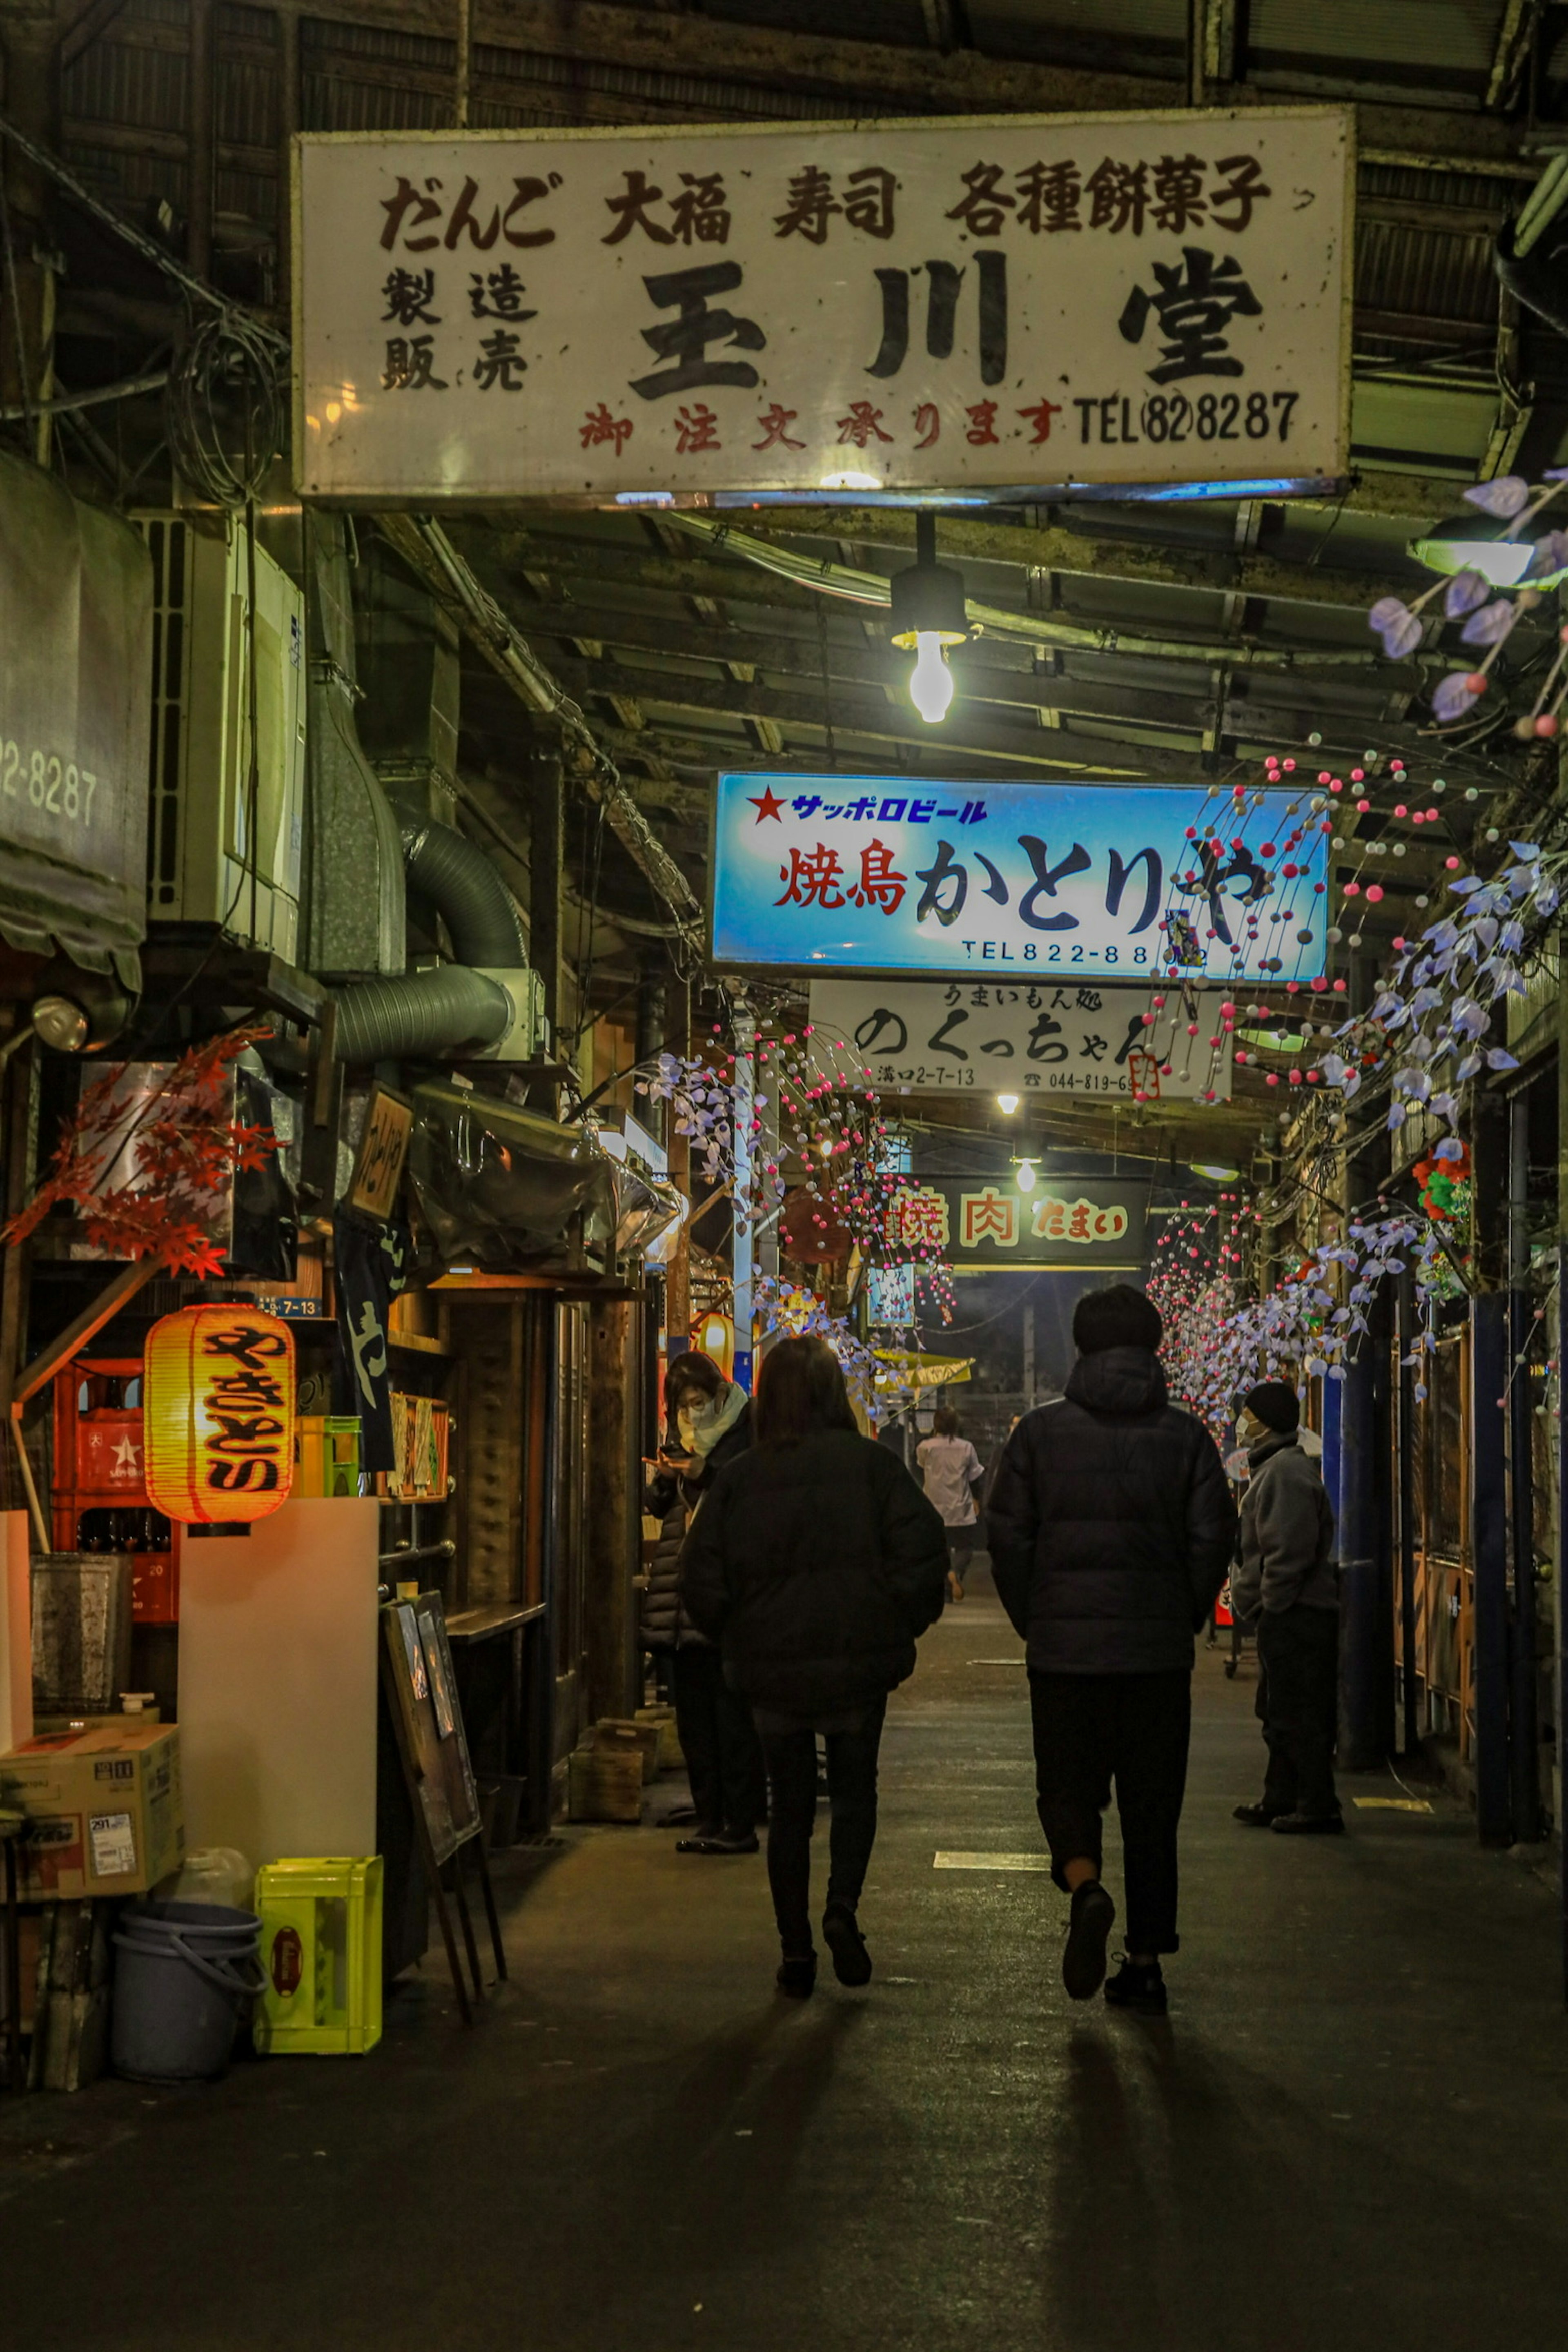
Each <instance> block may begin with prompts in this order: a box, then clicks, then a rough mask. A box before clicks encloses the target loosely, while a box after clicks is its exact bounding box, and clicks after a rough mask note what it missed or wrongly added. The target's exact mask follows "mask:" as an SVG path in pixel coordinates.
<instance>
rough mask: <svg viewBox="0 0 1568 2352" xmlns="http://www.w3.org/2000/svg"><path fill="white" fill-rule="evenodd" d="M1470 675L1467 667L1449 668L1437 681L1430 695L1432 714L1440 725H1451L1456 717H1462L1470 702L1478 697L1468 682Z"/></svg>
mask: <svg viewBox="0 0 1568 2352" xmlns="http://www.w3.org/2000/svg"><path fill="white" fill-rule="evenodd" d="M1470 676H1471V673H1470V672H1469V671H1468V669H1456V670H1450V671H1449V673H1448V675H1447V677H1445V678H1442V679H1440V680H1439V681H1438V684H1437V688H1436V692H1435V693H1434V695H1433V697H1432V715H1433V717H1434V718H1435V719H1437V720H1438V722H1439V723H1440V724H1441V725H1442V726H1445V727H1448V726H1451V725H1452V724H1453V722H1454V720H1455V719H1462V718H1463V717H1464V715H1465V713H1466V711H1467V710H1468V709H1469V708H1470V706H1471V705H1472V703H1474V702H1476V701H1478V700H1479V697H1478V695H1477V693H1476V689H1475V688H1474V687H1473V686H1472V685H1471V684H1470Z"/></svg>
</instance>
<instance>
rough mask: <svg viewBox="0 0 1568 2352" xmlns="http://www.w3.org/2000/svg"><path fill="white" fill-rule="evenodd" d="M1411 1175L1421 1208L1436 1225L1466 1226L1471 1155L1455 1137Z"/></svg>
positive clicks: (1414, 1169) (1416, 1165)
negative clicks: (1417, 1190)
mask: <svg viewBox="0 0 1568 2352" xmlns="http://www.w3.org/2000/svg"><path fill="white" fill-rule="evenodd" d="M1410 1172H1411V1174H1412V1175H1413V1176H1414V1177H1415V1181H1416V1182H1417V1184H1419V1185H1420V1187H1421V1206H1422V1207H1423V1209H1425V1211H1426V1214H1427V1215H1428V1216H1429V1217H1430V1218H1432V1220H1433V1221H1434V1223H1437V1224H1440V1225H1445V1224H1446V1225H1466V1224H1468V1223H1469V1218H1470V1154H1469V1148H1468V1145H1466V1144H1464V1143H1462V1142H1460V1140H1459V1139H1458V1136H1453V1137H1450V1138H1449V1139H1447V1140H1446V1141H1445V1142H1443V1143H1441V1144H1440V1145H1439V1146H1438V1148H1437V1150H1436V1151H1434V1152H1433V1153H1432V1154H1431V1156H1430V1157H1429V1158H1428V1159H1426V1160H1417V1161H1416V1163H1415V1167H1414V1168H1413V1169H1412V1170H1411V1171H1410Z"/></svg>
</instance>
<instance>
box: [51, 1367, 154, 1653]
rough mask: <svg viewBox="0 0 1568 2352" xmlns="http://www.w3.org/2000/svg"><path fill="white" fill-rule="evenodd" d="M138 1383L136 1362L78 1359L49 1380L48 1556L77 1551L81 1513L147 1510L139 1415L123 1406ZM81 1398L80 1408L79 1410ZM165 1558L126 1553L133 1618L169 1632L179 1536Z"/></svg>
mask: <svg viewBox="0 0 1568 2352" xmlns="http://www.w3.org/2000/svg"><path fill="white" fill-rule="evenodd" d="M141 1378H142V1360H141V1358H140V1357H139V1356H126V1357H121V1356H84V1357H79V1359H78V1360H77V1361H76V1362H75V1363H74V1364H70V1365H68V1367H67V1368H66V1370H64V1371H62V1372H59V1373H58V1374H57V1375H56V1378H55V1400H54V1402H55V1478H54V1493H53V1498H52V1499H53V1511H52V1516H53V1520H54V1539H55V1549H57V1550H58V1551H75V1550H77V1549H79V1543H78V1529H79V1524H80V1521H81V1517H82V1515H83V1513H84V1512H87V1511H100V1510H130V1511H134V1510H147V1509H149V1508H150V1507H151V1506H150V1505H149V1503H148V1499H147V1486H146V1474H145V1471H144V1469H143V1466H142V1408H141V1405H140V1404H127V1403H126V1402H124V1391H125V1390H126V1387H127V1385H128V1383H129V1382H131V1381H140V1379H141ZM84 1391H85V1394H86V1399H87V1402H86V1403H85V1405H84V1404H83V1402H82V1398H83V1393H84ZM170 1533H171V1549H169V1550H168V1551H142V1550H136V1549H132V1551H131V1559H132V1571H131V1573H132V1616H133V1618H134V1619H135V1621H136V1622H137V1623H138V1624H142V1625H174V1624H177V1623H178V1622H179V1616H180V1530H179V1528H177V1527H172V1528H171V1530H170Z"/></svg>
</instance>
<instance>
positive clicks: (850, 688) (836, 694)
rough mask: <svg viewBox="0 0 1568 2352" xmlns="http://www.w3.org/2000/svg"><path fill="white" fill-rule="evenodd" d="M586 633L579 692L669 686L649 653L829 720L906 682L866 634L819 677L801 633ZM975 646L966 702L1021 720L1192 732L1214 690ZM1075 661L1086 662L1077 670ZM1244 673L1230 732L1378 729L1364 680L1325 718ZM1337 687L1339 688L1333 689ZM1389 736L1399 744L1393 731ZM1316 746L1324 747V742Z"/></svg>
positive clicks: (1292, 693)
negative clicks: (1061, 715) (590, 646)
mask: <svg viewBox="0 0 1568 2352" xmlns="http://www.w3.org/2000/svg"><path fill="white" fill-rule="evenodd" d="M549 630H550V625H549V624H548V623H545V624H544V625H542V627H541V628H540V629H538V630H536V632H535V635H540V636H544V635H548V634H549ZM594 636H595V642H597V643H599V644H600V645H602V646H604V647H605V648H613V651H611V652H610V654H609V657H608V658H605V655H604V654H601V655H600V656H597V657H596V658H593V659H590V660H589V662H588V663H587V664H586V666H585V667H582V668H580V669H575V670H574V671H573V672H572V675H573V677H574V678H575V679H576V680H577V681H578V683H579V685H580V688H581V690H582V691H584V692H585V693H594V694H615V695H626V694H635V695H636V696H637V697H638V698H640V699H642V700H644V701H647V700H653V701H656V702H657V701H659V700H663V699H666V698H668V688H669V686H670V682H671V678H672V677H674V676H679V675H680V672H673V673H672V672H671V671H670V670H669V669H668V668H665V669H658V668H655V667H652V666H651V663H652V662H653V661H657V660H658V659H659V658H660V657H670V656H673V657H675V658H676V659H678V660H680V661H681V662H682V664H683V667H684V664H685V663H689V662H693V661H703V662H708V663H711V664H712V666H713V667H714V669H716V670H717V669H721V668H723V667H730V666H733V665H735V664H736V662H737V661H739V663H740V664H741V666H742V667H745V668H747V669H748V670H751V671H752V672H753V673H754V672H756V671H763V672H764V673H765V675H764V676H763V677H762V678H761V679H760V680H759V679H757V678H756V677H754V676H753V677H748V678H745V679H741V680H733V681H731V683H733V684H738V685H746V686H749V685H752V684H760V686H761V687H762V688H766V689H774V690H776V689H778V688H790V689H795V690H797V691H802V692H805V693H808V694H810V695H811V697H812V698H813V699H814V700H815V702H816V707H817V709H819V710H821V709H825V708H826V704H827V703H828V702H829V701H831V703H832V705H833V711H834V717H835V719H836V720H837V719H838V717H839V716H840V704H841V703H842V709H843V712H844V713H847V712H849V711H850V710H852V709H858V708H861V707H863V705H864V702H865V699H866V698H867V697H872V698H876V699H878V700H879V701H886V700H887V699H888V697H889V693H890V694H892V695H894V696H896V697H897V698H899V699H900V700H901V699H902V698H903V696H904V694H905V692H906V689H907V687H908V683H909V667H910V665H909V656H908V655H907V654H905V655H899V654H897V653H894V652H893V651H892V650H891V649H890V648H889V650H888V651H886V652H879V651H877V650H876V649H875V648H873V647H872V646H869V645H863V646H861V648H860V649H859V650H858V652H857V651H856V650H855V649H854V648H853V647H847V646H843V645H839V646H834V647H832V648H830V650H829V659H828V670H827V682H826V689H825V688H824V684H823V675H822V666H821V662H820V659H819V649H818V647H817V646H816V645H815V644H813V643H812V641H811V640H810V639H809V638H795V639H790V638H784V637H774V638H768V637H761V636H755V635H746V636H743V637H738V638H733V639H731V638H727V637H726V636H725V635H724V634H723V632H721V631H717V630H699V629H692V628H689V627H687V626H686V625H684V624H682V623H681V622H679V621H655V620H651V619H648V618H647V617H637V618H634V617H632V616H629V615H622V616H619V617H616V616H612V615H609V614H596V615H595V628H594ZM559 642H560V644H561V646H563V648H569V647H570V646H571V643H572V641H571V639H570V638H568V637H566V636H564V635H563V636H562V637H561V638H560V640H559ZM985 651H986V646H985V641H984V639H980V640H978V641H976V642H974V643H973V644H971V645H970V646H968V647H967V648H966V650H965V651H964V652H963V655H962V656H959V658H958V663H957V668H956V669H955V675H958V674H959V673H960V672H961V673H962V691H963V696H964V699H965V702H966V703H967V704H968V705H969V706H970V707H971V708H973V709H994V710H997V711H1005V710H1008V709H1013V710H1016V711H1018V712H1027V713H1028V714H1029V715H1030V722H1031V723H1038V722H1037V713H1039V712H1042V711H1052V712H1055V711H1062V712H1066V713H1068V715H1069V716H1079V717H1085V718H1095V719H1117V718H1123V717H1125V718H1130V719H1145V720H1147V721H1148V722H1149V723H1150V724H1152V725H1156V726H1172V727H1177V728H1180V729H1182V730H1184V731H1186V732H1190V733H1192V734H1193V735H1194V738H1195V737H1196V736H1197V735H1199V734H1200V733H1201V732H1202V730H1204V728H1205V727H1206V726H1207V725H1208V724H1209V723H1210V720H1211V717H1212V712H1213V709H1214V696H1213V694H1212V692H1211V691H1205V687H1206V686H1207V680H1206V679H1205V680H1201V681H1200V680H1199V679H1197V678H1195V677H1188V678H1184V679H1178V680H1176V681H1173V682H1169V683H1161V682H1157V681H1153V680H1150V681H1144V682H1141V683H1139V684H1136V685H1131V684H1128V683H1127V682H1125V681H1124V680H1123V679H1122V678H1121V677H1117V676H1116V675H1115V674H1114V672H1115V667H1116V661H1115V656H1105V657H1104V658H1103V659H1098V660H1094V661H1093V662H1092V665H1091V664H1090V662H1089V660H1088V659H1087V658H1085V659H1084V661H1083V667H1082V668H1081V669H1080V668H1079V667H1078V666H1077V664H1076V663H1075V669H1074V671H1073V672H1072V673H1071V674H1064V673H1059V672H1056V671H1048V670H1031V669H1029V668H1027V667H1017V666H1016V665H1014V666H1012V667H1006V666H1004V665H1003V664H1002V663H1000V662H996V661H987V660H986V659H985ZM637 654H646V655H647V656H650V657H651V658H650V664H649V666H647V667H645V666H644V665H643V664H641V663H638V662H637V661H636V660H626V659H625V658H624V656H626V655H633V656H635V655H637ZM560 658H562V659H563V661H565V662H568V663H570V662H571V661H573V660H577V661H581V660H582V659H583V656H581V655H574V654H573V653H572V652H570V651H563V655H562V656H560ZM1086 671H1088V672H1089V674H1087V675H1086V674H1084V673H1085V672H1086ZM710 682H711V683H715V684H717V683H719V682H720V681H718V680H717V679H715V680H712V681H710ZM1247 684H1248V686H1249V687H1250V688H1251V691H1249V692H1247V693H1246V694H1238V693H1237V692H1236V691H1235V682H1234V681H1231V682H1230V685H1229V687H1228V688H1227V692H1228V693H1229V698H1230V709H1231V714H1232V720H1231V724H1230V725H1229V726H1228V727H1227V728H1226V732H1227V733H1228V734H1230V735H1232V736H1247V737H1248V738H1251V739H1254V740H1258V741H1260V742H1263V743H1267V744H1269V745H1270V746H1272V745H1273V744H1274V743H1276V742H1282V741H1285V740H1299V738H1300V737H1301V736H1304V735H1305V734H1307V733H1310V731H1311V730H1312V729H1313V728H1314V727H1317V728H1319V729H1320V731H1321V724H1322V722H1325V721H1327V722H1328V723H1330V724H1331V725H1332V726H1333V728H1334V732H1335V736H1336V740H1337V741H1338V742H1339V743H1340V744H1341V747H1342V749H1343V750H1344V751H1345V752H1346V755H1347V756H1348V755H1349V752H1350V751H1352V749H1353V750H1356V751H1359V750H1361V749H1362V748H1363V744H1364V741H1365V736H1366V730H1367V729H1368V728H1369V727H1381V728H1382V730H1383V734H1384V739H1385V740H1387V739H1388V726H1387V721H1386V718H1385V716H1384V710H1383V708H1382V704H1381V699H1380V698H1374V697H1373V696H1372V695H1371V694H1369V693H1367V692H1366V691H1365V690H1364V689H1358V690H1357V692H1356V708H1355V709H1353V710H1352V711H1351V712H1349V713H1344V712H1341V714H1340V716H1339V717H1338V718H1337V719H1336V718H1335V717H1334V705H1333V704H1332V703H1330V702H1327V701H1325V704H1324V706H1323V707H1322V708H1321V709H1320V708H1318V707H1316V706H1311V707H1309V706H1308V702H1307V698H1306V697H1305V696H1304V695H1303V694H1302V692H1301V690H1300V688H1299V686H1298V685H1297V683H1296V681H1295V680H1293V679H1289V678H1279V677H1272V676H1269V675H1268V674H1263V675H1260V676H1258V677H1256V678H1253V679H1250V680H1249V681H1247ZM1339 699H1340V700H1342V692H1341V693H1340V696H1339ZM737 707H739V706H737ZM1393 748H1394V749H1399V748H1402V747H1401V745H1400V744H1399V743H1397V742H1395V743H1394V746H1393ZM1327 756H1335V753H1334V752H1333V751H1332V748H1331V749H1330V751H1329V753H1328V754H1327Z"/></svg>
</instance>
